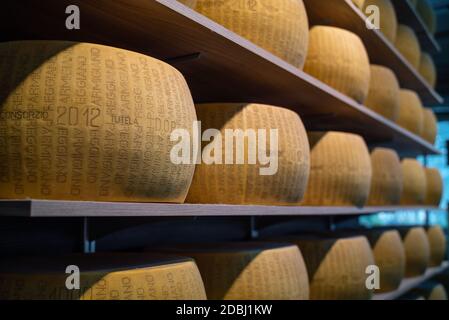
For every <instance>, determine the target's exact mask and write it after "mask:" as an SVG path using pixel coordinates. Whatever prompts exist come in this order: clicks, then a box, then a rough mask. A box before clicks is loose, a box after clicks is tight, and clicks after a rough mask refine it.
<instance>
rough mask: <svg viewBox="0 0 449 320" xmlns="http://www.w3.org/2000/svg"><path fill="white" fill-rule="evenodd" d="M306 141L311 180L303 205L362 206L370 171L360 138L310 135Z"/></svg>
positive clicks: (367, 189)
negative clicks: (307, 142)
mask: <svg viewBox="0 0 449 320" xmlns="http://www.w3.org/2000/svg"><path fill="white" fill-rule="evenodd" d="M309 142H310V164H311V168H310V178H309V183H308V186H307V191H306V194H305V196H304V201H303V203H302V204H303V205H311V206H320V205H321V206H358V207H361V206H363V205H364V204H365V202H366V200H367V199H368V195H369V189H370V184H371V172H372V171H371V159H370V155H369V152H368V148H367V146H366V144H365V142H364V141H363V139H362V138H361V137H360V136H358V135H355V134H350V133H343V132H310V133H309Z"/></svg>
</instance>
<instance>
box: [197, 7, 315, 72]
mask: <svg viewBox="0 0 449 320" xmlns="http://www.w3.org/2000/svg"><path fill="white" fill-rule="evenodd" d="M195 10H196V11H198V12H200V13H202V14H204V15H205V16H207V17H208V18H210V19H212V20H214V21H216V22H217V23H220V24H222V25H223V26H224V27H226V28H228V29H229V30H231V31H233V32H235V33H237V34H239V35H240V36H242V37H244V38H246V39H248V40H250V41H252V42H253V43H255V44H256V45H258V46H259V47H261V48H264V49H265V50H267V51H270V52H271V53H273V54H274V55H276V56H278V57H280V58H282V59H283V60H285V61H286V62H289V63H290V64H292V65H294V66H295V67H298V68H299V69H302V68H303V66H304V61H305V58H306V53H307V46H308V41H309V34H308V32H309V22H308V19H307V13H306V9H305V7H304V3H303V1H302V0H259V1H245V0H233V1H216V0H197V5H196V7H195Z"/></svg>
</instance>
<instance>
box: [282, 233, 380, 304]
mask: <svg viewBox="0 0 449 320" xmlns="http://www.w3.org/2000/svg"><path fill="white" fill-rule="evenodd" d="M283 240H284V239H283ZM285 240H287V241H289V242H292V243H294V244H296V245H298V246H299V249H300V251H301V253H302V254H303V257H304V261H305V263H306V267H307V272H308V274H309V279H310V299H311V300H358V299H360V300H363V299H370V298H371V295H372V291H371V290H368V289H367V288H366V286H365V281H366V277H367V275H366V273H365V271H366V268H367V266H369V265H373V264H374V257H373V253H372V250H371V248H370V245H369V243H368V241H367V239H366V237H360V236H359V237H348V238H340V239H332V238H315V239H312V238H308V239H307V238H303V239H301V238H294V237H292V238H286V239H285Z"/></svg>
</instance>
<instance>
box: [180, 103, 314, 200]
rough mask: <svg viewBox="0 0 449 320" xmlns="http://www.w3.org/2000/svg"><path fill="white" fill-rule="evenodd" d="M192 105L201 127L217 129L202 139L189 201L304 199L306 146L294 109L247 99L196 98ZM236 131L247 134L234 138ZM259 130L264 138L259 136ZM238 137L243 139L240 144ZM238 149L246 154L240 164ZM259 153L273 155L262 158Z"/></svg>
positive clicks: (240, 139) (300, 124) (306, 141)
mask: <svg viewBox="0 0 449 320" xmlns="http://www.w3.org/2000/svg"><path fill="white" fill-rule="evenodd" d="M196 110H197V113H198V118H199V120H200V121H201V126H202V131H203V132H205V133H206V132H207V131H208V130H209V129H216V130H215V131H214V132H212V134H213V136H214V138H213V141H212V142H209V141H206V142H205V143H204V147H203V161H202V164H200V165H198V166H197V168H196V171H195V175H194V178H193V182H192V186H191V187H190V191H189V194H188V196H187V202H190V203H225V204H259V205H295V204H297V203H298V202H299V201H301V200H302V198H303V195H304V192H305V189H306V184H307V180H308V177H309V166H310V164H309V156H310V155H309V153H310V151H309V143H308V140H307V134H306V131H305V129H304V126H303V124H302V122H301V119H300V118H299V116H298V115H297V114H296V113H294V112H293V111H290V110H287V109H284V108H280V107H274V106H268V105H260V104H245V103H242V104H225V103H217V104H200V105H197V106H196ZM218 130H219V131H218ZM236 130H237V131H236ZM238 132H240V133H243V132H246V133H247V134H248V135H247V136H246V138H245V139H243V134H242V135H236V138H234V139H233V137H232V136H231V134H232V133H238ZM272 133H276V134H277V135H278V138H277V140H278V142H277V143H276V141H275V140H274V139H273V140H271V138H270V136H271V134H272ZM259 134H260V136H259ZM227 136H228V138H227ZM263 136H265V137H266V141H264V140H263V139H261V137H263ZM239 137H240V138H239ZM273 137H274V136H273ZM232 139H233V140H232ZM238 141H242V143H241V146H242V148H241V147H238V143H237V142H238ZM243 141H244V143H243ZM217 142H219V144H217ZM206 143H207V146H206ZM227 145H228V146H229V147H228V148H226V146H227ZM243 147H246V150H242V149H244V148H243ZM214 149H215V150H216V151H213V150H214ZM217 150H218V151H217ZM219 151H222V155H221V156H219V155H218V152H219ZM230 152H232V154H231V153H230ZM239 153H240V154H241V155H242V158H244V159H242V160H243V161H241V164H238V163H237V156H238V154H239ZM261 153H262V154H263V155H264V156H265V157H269V156H270V154H271V157H269V158H267V159H264V157H261ZM209 155H212V156H210V157H209ZM231 156H232V160H233V161H231V162H232V163H234V164H233V165H230V164H226V158H227V157H231ZM207 158H210V159H207ZM251 158H252V159H253V160H251ZM265 160H267V161H265ZM264 162H266V163H265V164H264Z"/></svg>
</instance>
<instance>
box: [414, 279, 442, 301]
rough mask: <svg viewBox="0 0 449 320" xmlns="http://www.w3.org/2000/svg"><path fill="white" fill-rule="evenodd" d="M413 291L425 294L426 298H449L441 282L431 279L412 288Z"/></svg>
mask: <svg viewBox="0 0 449 320" xmlns="http://www.w3.org/2000/svg"><path fill="white" fill-rule="evenodd" d="M412 292H413V293H415V294H417V295H421V296H423V297H424V298H425V299H426V300H447V292H446V289H444V286H443V285H442V284H440V283H437V282H434V281H429V282H426V283H424V284H421V285H420V286H419V287H417V288H414V289H413V290H412Z"/></svg>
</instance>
